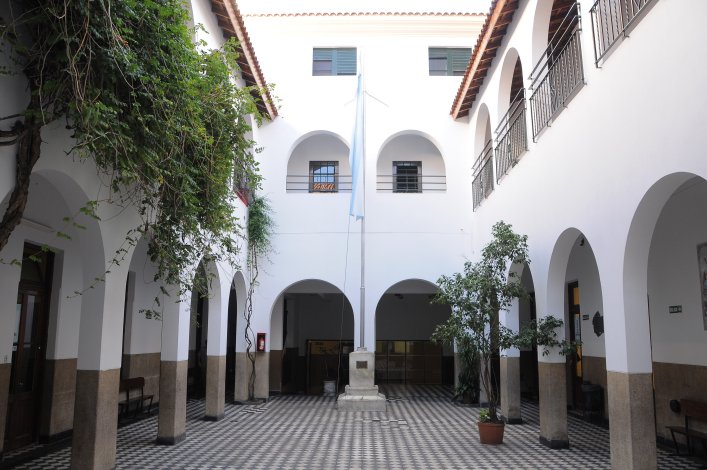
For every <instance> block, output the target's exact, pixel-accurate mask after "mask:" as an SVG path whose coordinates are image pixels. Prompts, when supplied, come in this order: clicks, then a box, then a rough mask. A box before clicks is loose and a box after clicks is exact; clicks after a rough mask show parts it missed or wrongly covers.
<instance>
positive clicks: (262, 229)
mask: <svg viewBox="0 0 707 470" xmlns="http://www.w3.org/2000/svg"><path fill="white" fill-rule="evenodd" d="M274 225H275V221H274V219H273V216H272V208H271V207H270V202H269V201H268V200H267V198H265V197H262V196H253V198H252V200H251V201H250V203H249V204H248V247H249V250H250V251H251V252H252V254H254V255H256V257H257V256H263V255H266V254H267V253H268V252H269V251H270V247H271V237H272V232H273V229H274ZM251 258H252V257H251Z"/></svg>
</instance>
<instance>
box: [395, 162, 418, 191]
mask: <svg viewBox="0 0 707 470" xmlns="http://www.w3.org/2000/svg"><path fill="white" fill-rule="evenodd" d="M421 168H422V162H393V192H394V193H421V192H422V172H421V171H420V170H421Z"/></svg>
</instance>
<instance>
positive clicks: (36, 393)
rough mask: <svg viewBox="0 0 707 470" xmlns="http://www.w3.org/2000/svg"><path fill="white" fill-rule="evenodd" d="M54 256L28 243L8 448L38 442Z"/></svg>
mask: <svg viewBox="0 0 707 470" xmlns="http://www.w3.org/2000/svg"><path fill="white" fill-rule="evenodd" d="M51 268H52V255H51V253H50V252H45V251H43V250H42V249H41V248H39V247H36V246H33V245H26V246H25V250H24V255H23V262H22V274H21V276H20V285H19V288H18V291H17V307H16V310H15V329H14V333H13V340H12V369H11V372H10V390H9V396H8V407H7V421H6V423H5V450H11V449H16V448H18V447H22V446H25V445H27V444H30V443H32V442H34V441H35V440H36V438H37V430H38V427H39V410H40V408H41V398H42V397H41V391H42V382H41V379H42V372H43V368H44V358H45V349H46V345H47V316H48V301H49V298H50V295H49V292H50V289H51V279H50V276H51V272H52V269H51Z"/></svg>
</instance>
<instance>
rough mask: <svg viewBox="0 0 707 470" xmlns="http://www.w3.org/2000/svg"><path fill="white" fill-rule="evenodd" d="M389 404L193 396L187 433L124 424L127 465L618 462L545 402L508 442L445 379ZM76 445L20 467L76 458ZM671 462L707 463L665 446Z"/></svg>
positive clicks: (682, 465) (146, 423)
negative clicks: (209, 411) (565, 427)
mask: <svg viewBox="0 0 707 470" xmlns="http://www.w3.org/2000/svg"><path fill="white" fill-rule="evenodd" d="M384 391H385V392H386V394H387V396H388V397H389V401H388V411H387V413H368V412H348V413H345V412H337V411H336V409H335V407H334V399H333V398H330V397H309V396H283V397H275V398H273V399H271V400H270V401H268V402H267V403H265V404H262V405H255V406H245V405H230V404H229V405H227V406H226V417H225V418H224V419H223V420H221V421H219V422H216V423H214V422H208V421H204V420H203V419H202V417H203V415H204V402H203V401H200V400H190V401H189V402H188V404H187V439H186V440H185V441H184V442H182V443H181V444H179V445H177V446H159V445H156V444H154V440H155V436H156V435H157V418H156V417H152V418H149V419H146V420H143V421H140V422H137V423H134V424H131V425H128V426H125V427H122V428H121V429H119V431H118V453H117V468H118V469H184V470H191V469H194V470H196V469H276V468H288V469H307V470H310V469H334V468H338V469H364V468H366V469H367V468H371V469H418V468H420V469H421V468H430V469H471V468H475V469H499V468H502V469H532V468H542V469H560V468H572V469H576V468H582V469H599V468H610V464H609V432H608V430H606V429H603V428H601V427H597V426H593V425H591V424H588V423H586V422H584V421H582V420H580V419H577V418H574V417H570V418H569V435H570V446H571V447H570V449H565V450H551V449H548V448H547V447H544V446H542V445H541V444H540V443H539V442H538V435H539V433H538V409H537V406H536V405H534V404H532V403H524V404H523V409H522V413H523V419H524V424H523V425H515V426H506V434H505V438H504V444H503V445H502V446H482V445H481V444H479V442H478V436H477V431H476V430H475V429H474V426H473V423H474V422H475V421H476V418H477V416H478V409H476V408H473V407H469V406H463V405H459V404H455V403H453V402H451V401H450V392H449V390H448V389H445V388H442V387H434V386H426V387H424V386H423V387H414V388H406V387H403V386H388V387H386V389H385V390H384ZM69 459H70V449H69V448H68V447H67V448H64V449H62V450H59V451H56V452H53V453H51V454H49V455H46V456H44V457H41V458H38V459H36V460H33V461H32V462H30V463H28V464H25V465H23V466H20V467H17V468H21V469H47V470H48V469H64V468H68V466H69ZM658 466H659V467H660V468H664V469H684V470H688V469H689V470H692V469H699V468H704V467H702V466H699V465H697V464H695V463H694V462H691V461H690V460H687V459H686V458H683V457H676V456H672V455H670V454H669V453H667V452H664V451H662V450H659V451H658Z"/></svg>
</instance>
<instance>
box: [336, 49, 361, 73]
mask: <svg viewBox="0 0 707 470" xmlns="http://www.w3.org/2000/svg"><path fill="white" fill-rule="evenodd" d="M334 57H335V60H334V64H335V70H334V73H333V75H356V48H354V47H346V48H343V47H342V48H339V49H335V50H334Z"/></svg>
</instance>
